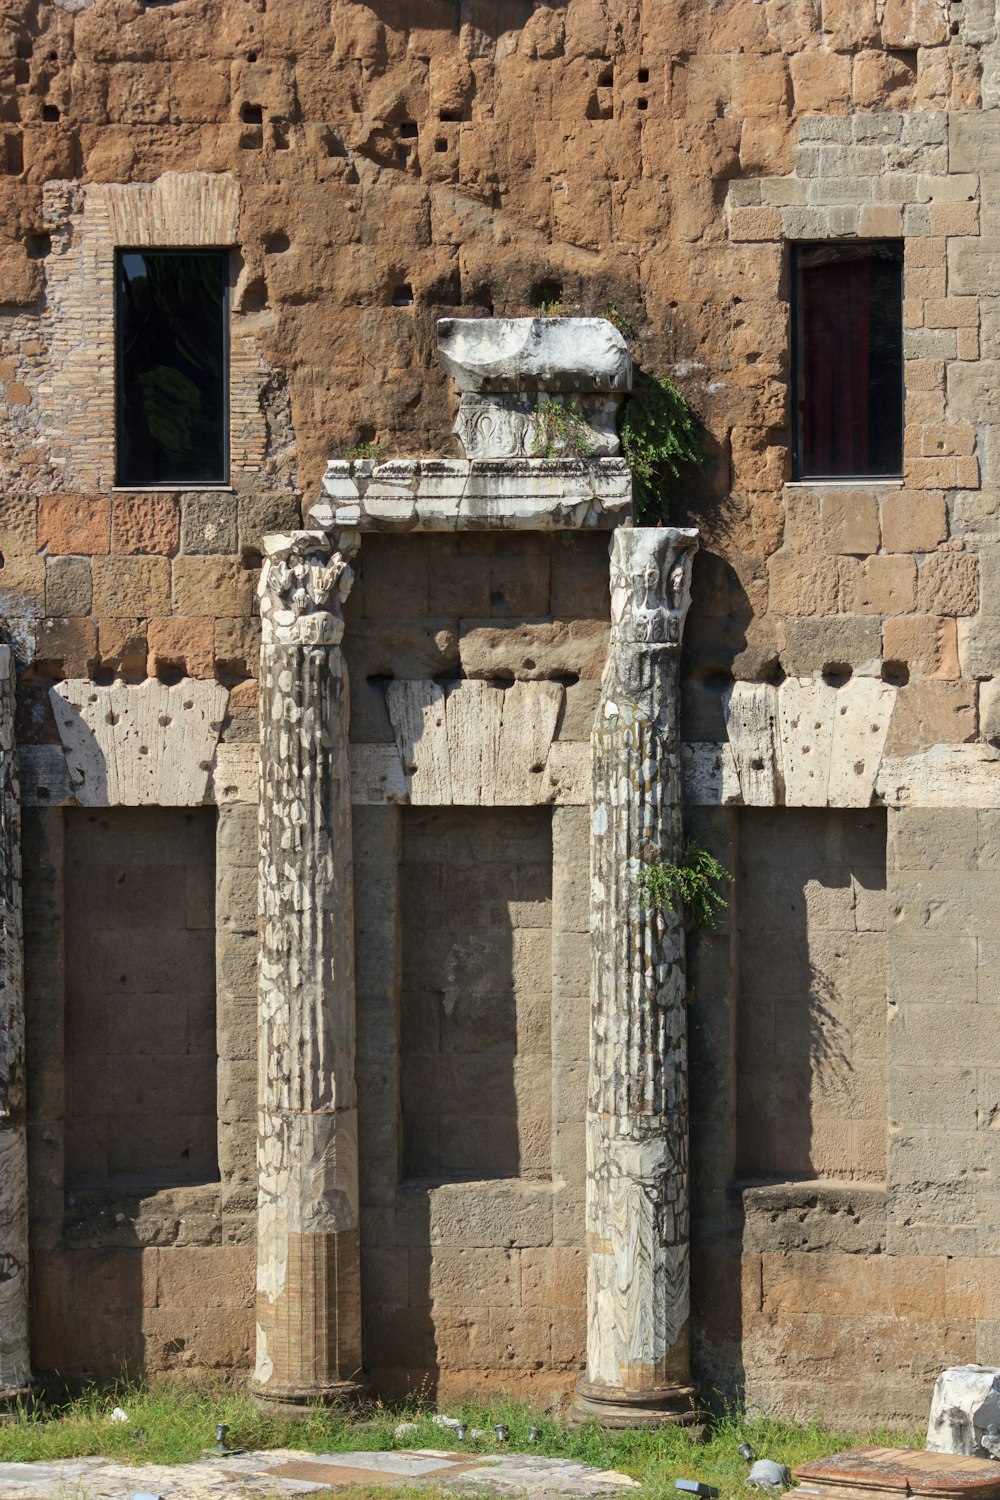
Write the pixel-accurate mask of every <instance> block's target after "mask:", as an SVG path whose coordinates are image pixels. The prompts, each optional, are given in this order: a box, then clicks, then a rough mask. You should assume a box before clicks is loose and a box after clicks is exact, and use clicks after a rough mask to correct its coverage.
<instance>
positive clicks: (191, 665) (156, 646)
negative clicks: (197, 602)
mask: <svg viewBox="0 0 1000 1500" xmlns="http://www.w3.org/2000/svg"><path fill="white" fill-rule="evenodd" d="M147 642H148V647H149V656H148V659H147V666H146V670H147V671H148V673H149V675H150V677H159V676H160V675H161V674H162V673H163V671H164V670H165V669H168V668H170V669H174V670H177V671H180V672H182V673H183V674H184V675H185V676H186V677H213V676H214V675H215V621H214V620H210V619H202V620H192V619H178V618H177V617H176V616H168V617H167V618H166V619H153V620H150V621H149V624H148V627H147Z"/></svg>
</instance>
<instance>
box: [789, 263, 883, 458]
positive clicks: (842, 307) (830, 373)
mask: <svg viewBox="0 0 1000 1500" xmlns="http://www.w3.org/2000/svg"><path fill="white" fill-rule="evenodd" d="M792 286H793V294H792V295H793V302H792V308H793V318H792V369H793V391H792V400H793V411H794V421H795V428H794V440H793V441H794V461H795V462H794V467H795V478H796V479H840V478H845V479H846V478H866V477H873V478H874V477H877V476H880V475H898V474H901V473H902V470H903V246H902V241H900V240H895V241H890V242H887V243H884V244H854V245H795V246H793V247H792Z"/></svg>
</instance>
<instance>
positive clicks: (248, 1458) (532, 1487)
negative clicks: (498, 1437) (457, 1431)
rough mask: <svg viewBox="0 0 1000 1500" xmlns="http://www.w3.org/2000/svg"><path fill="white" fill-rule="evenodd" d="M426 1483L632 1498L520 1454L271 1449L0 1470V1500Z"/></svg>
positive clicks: (123, 1499)
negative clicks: (170, 1460)
mask: <svg viewBox="0 0 1000 1500" xmlns="http://www.w3.org/2000/svg"><path fill="white" fill-rule="evenodd" d="M414 1483H433V1484H435V1485H437V1486H438V1487H440V1488H442V1489H446V1490H450V1491H452V1492H454V1493H455V1494H474V1495H508V1496H516V1495H530V1496H532V1497H533V1500H535V1497H540V1496H544V1495H569V1496H579V1497H581V1500H599V1497H601V1496H609V1497H610V1496H615V1495H619V1494H622V1493H623V1492H625V1491H626V1490H633V1489H638V1485H637V1483H636V1481H635V1480H634V1479H629V1478H628V1477H627V1476H626V1475H625V1474H617V1473H615V1472H614V1471H613V1470H605V1469H591V1468H588V1467H587V1465H586V1464H581V1463H576V1462H575V1461H574V1460H572V1459H566V1458H538V1457H535V1456H533V1455H530V1454H524V1453H502V1454H501V1453H491V1454H484V1455H479V1454H477V1455H472V1454H470V1455H465V1454H463V1453H455V1452H452V1451H445V1450H444V1449H437V1448H422V1449H416V1450H409V1451H404V1450H398V1449H397V1450H394V1451H392V1452H388V1453H305V1452H302V1451H301V1450H299V1449H295V1448H278V1449H273V1450H271V1451H270V1452H265V1453H242V1454H237V1455H234V1456H232V1457H228V1458H215V1457H212V1458H203V1459H199V1460H197V1461H196V1462H194V1463H190V1464H134V1465H130V1464H120V1463H115V1462H114V1461H113V1460H112V1459H110V1458H62V1459H54V1460H52V1461H51V1462H48V1463H27V1464H22V1463H0V1496H2V1497H3V1500H132V1497H133V1496H134V1495H136V1494H143V1495H160V1496H163V1500H216V1497H219V1496H225V1497H227V1500H253V1497H259V1496H265V1495H267V1496H272V1495H273V1496H276V1497H283V1496H286V1495H287V1496H292V1495H309V1494H313V1493H315V1491H317V1490H325V1489H337V1488H338V1487H345V1488H346V1487H347V1486H349V1485H360V1484H370V1485H384V1486H386V1488H387V1489H388V1490H390V1491H391V1489H392V1488H394V1487H395V1486H397V1485H400V1484H414Z"/></svg>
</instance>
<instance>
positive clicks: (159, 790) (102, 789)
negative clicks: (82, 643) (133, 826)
mask: <svg viewBox="0 0 1000 1500" xmlns="http://www.w3.org/2000/svg"><path fill="white" fill-rule="evenodd" d="M49 696H50V699H51V702H52V710H53V713H54V715H55V720H56V728H57V729H58V731H59V737H60V739H61V741H62V746H63V751H64V752H65V756H66V764H67V768H68V771H69V785H70V789H71V791H72V793H73V796H74V799H75V801H76V802H77V803H78V805H79V806H81V807H139V806H148V807H196V806H199V805H200V804H201V803H203V802H204V801H206V798H207V792H208V780H209V773H210V772H211V769H212V760H213V757H214V755H215V750H216V746H217V745H218V741H219V734H220V731H221V729H222V721H223V719H224V718H225V713H226V705H227V703H228V701H229V691H228V689H227V688H224V687H223V686H222V685H221V684H220V683H218V682H209V681H205V682H196V681H192V680H191V679H186V680H185V681H183V682H179V683H176V684H175V685H173V686H170V687H168V686H167V685H166V684H165V683H162V682H158V681H156V679H155V678H149V679H147V681H146V682H144V683H141V684H140V685H138V686H130V685H129V684H126V683H124V682H116V683H114V684H113V685H112V686H111V687H98V686H97V685H96V684H95V683H93V682H90V681H89V680H87V679H86V678H78V679H75V680H68V681H66V682H60V683H57V685H56V686H55V687H54V688H53V689H52V690H51V693H50V695H49Z"/></svg>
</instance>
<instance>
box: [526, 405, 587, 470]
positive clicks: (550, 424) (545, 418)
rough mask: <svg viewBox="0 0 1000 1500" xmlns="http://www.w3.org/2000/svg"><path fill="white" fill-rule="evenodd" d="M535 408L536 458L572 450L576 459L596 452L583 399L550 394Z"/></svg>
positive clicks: (533, 449)
mask: <svg viewBox="0 0 1000 1500" xmlns="http://www.w3.org/2000/svg"><path fill="white" fill-rule="evenodd" d="M531 411H532V415H533V416H534V417H535V436H534V440H533V442H532V445H531V453H532V457H534V458H555V457H558V456H559V455H561V454H564V453H569V454H572V455H573V456H574V457H575V458H586V457H587V456H588V455H589V454H590V453H592V452H593V448H594V439H593V434H592V433H591V430H590V426H589V424H588V422H587V419H586V417H585V416H584V414H583V412H582V411H581V410H580V404H579V402H577V401H552V400H550V399H549V398H548V397H546V399H545V400H543V401H536V402H535V405H534V406H533V407H532V408H531Z"/></svg>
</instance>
